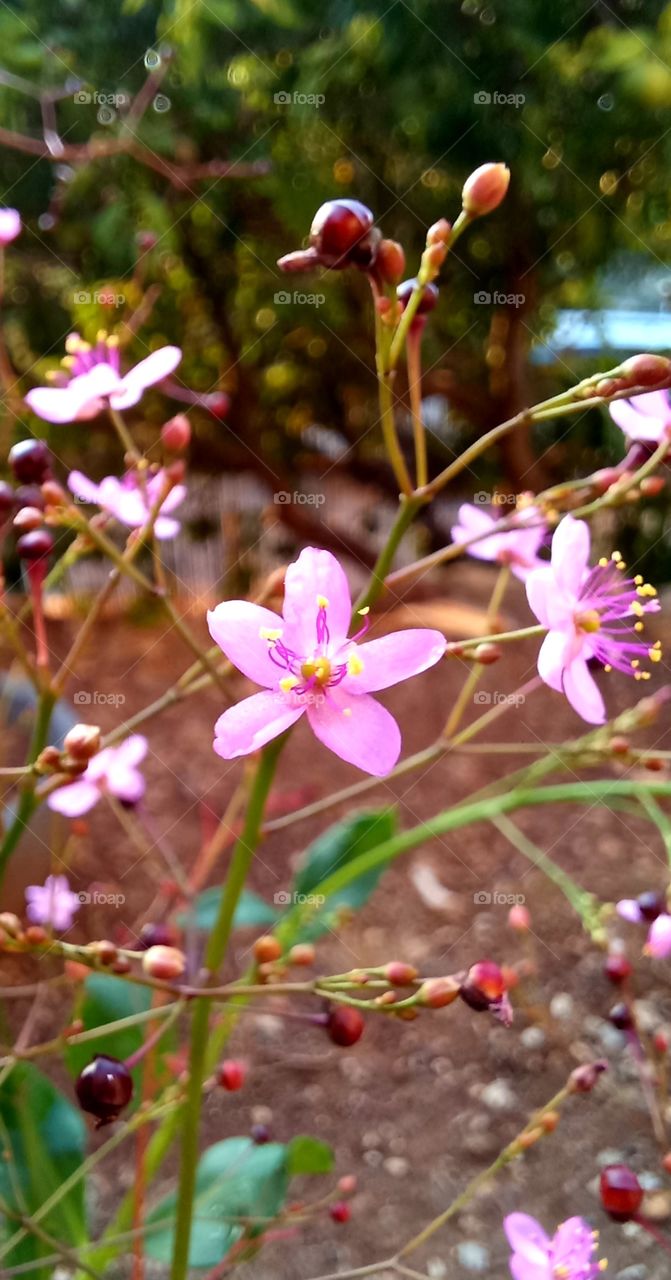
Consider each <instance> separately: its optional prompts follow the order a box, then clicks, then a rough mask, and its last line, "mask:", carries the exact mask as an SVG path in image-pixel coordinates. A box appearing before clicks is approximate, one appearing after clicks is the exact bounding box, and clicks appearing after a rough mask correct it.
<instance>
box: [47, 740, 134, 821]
mask: <svg viewBox="0 0 671 1280" xmlns="http://www.w3.org/2000/svg"><path fill="white" fill-rule="evenodd" d="M147 746H148V743H147V739H146V738H143V737H142V734H140V733H133V734H131V736H130V737H129V738H126V740H125V742H122V743H121V744H120V745H119V746H118V747H105V749H104V750H103V751H99V752H98V754H97V755H96V756H94V757H93V759H92V760H91V761H90V762H89V764H88V767H87V769H86V772H85V773H82V774H81V775H80V777H78V778H77V779H76V780H75V781H74V782H70V783H69V784H67V785H66V786H64V787H59V788H58V790H57V791H53V792H52V793H51V795H50V796H49V797H48V799H47V804H48V805H49V808H50V809H55V811H56V813H62V814H64V815H65V817H66V818H78V817H80V816H81V814H82V813H88V811H89V809H92V808H93V806H94V805H95V804H97V803H98V801H99V799H100V797H101V796H102V795H104V793H105V792H109V794H110V795H111V796H115V797H116V799H117V800H122V801H125V802H126V803H127V804H136V803H137V801H138V800H141V798H142V796H143V795H144V792H145V781H144V778H143V777H142V774H141V773H140V772H139V770H138V768H137V766H138V765H139V764H141V763H142V761H143V760H144V758H145V756H146V754H147Z"/></svg>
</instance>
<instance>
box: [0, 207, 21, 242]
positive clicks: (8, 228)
mask: <svg viewBox="0 0 671 1280" xmlns="http://www.w3.org/2000/svg"><path fill="white" fill-rule="evenodd" d="M20 234H21V214H20V213H19V211H18V209H0V248H2V249H4V247H5V245H7V244H11V243H12V240H16V237H17V236H18V235H20Z"/></svg>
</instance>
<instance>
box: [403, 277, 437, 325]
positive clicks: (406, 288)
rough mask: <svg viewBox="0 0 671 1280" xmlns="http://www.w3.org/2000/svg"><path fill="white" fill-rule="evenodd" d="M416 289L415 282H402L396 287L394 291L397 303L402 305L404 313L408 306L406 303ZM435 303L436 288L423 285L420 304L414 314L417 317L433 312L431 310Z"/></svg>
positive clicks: (433, 285) (430, 285)
mask: <svg viewBox="0 0 671 1280" xmlns="http://www.w3.org/2000/svg"><path fill="white" fill-rule="evenodd" d="M416 288H417V281H416V280H404V281H403V283H402V284H400V285H399V286H398V289H397V290H396V297H397V298H398V300H399V302H400V303H402V305H403V310H404V311H405V308H406V307H407V305H408V302H409V301H410V297H411V295H412V294H413V293H414V292H415V289H416ZM437 301H438V289H437V286H436V285H435V284H425V285H424V292H423V294H422V298H421V301H420V304H419V306H418V308H417V311H416V313H415V314H416V315H418V316H424V315H426V314H427V312H429V311H433V308H434V307H435V305H436V303H437Z"/></svg>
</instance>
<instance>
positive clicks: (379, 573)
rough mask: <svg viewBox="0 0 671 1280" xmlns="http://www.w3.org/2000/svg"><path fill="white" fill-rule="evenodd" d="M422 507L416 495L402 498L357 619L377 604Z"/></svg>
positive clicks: (358, 605)
mask: <svg viewBox="0 0 671 1280" xmlns="http://www.w3.org/2000/svg"><path fill="white" fill-rule="evenodd" d="M421 506H422V502H421V500H419V499H417V498H415V497H414V495H413V496H410V497H406V496H405V495H404V496H402V497H401V499H400V506H399V509H398V514H397V516H396V519H395V521H394V523H393V525H392V528H391V531H390V534H389V537H388V538H387V541H386V543H385V545H384V547H383V548H382V551H381V552H380V554H379V556H378V558H377V560H376V562H375V566H374V568H373V571H372V573H371V575H370V581H369V583H368V586H367V587H366V589H365V591H364V592H363V595H361V596H359V599H358V600H357V602H356V604H355V606H354V618H355V619H356V615H357V613H359V612H360V611H361V609H369V608H370V606H371V605H373V604H375V602H376V601H377V600H378V599H379V597H380V596H381V594H382V592H383V591H384V580H385V577H386V576H387V574H388V572H389V570H390V568H391V566H392V563H393V560H394V556H395V555H396V551H397V550H398V546H399V544H400V542H401V539H402V538H403V534H404V533H405V531H406V529H408V528H409V527H410V525H411V524H412V522H413V520H414V518H415V516H416V515H417V512H418V511H419V509H420V507H421Z"/></svg>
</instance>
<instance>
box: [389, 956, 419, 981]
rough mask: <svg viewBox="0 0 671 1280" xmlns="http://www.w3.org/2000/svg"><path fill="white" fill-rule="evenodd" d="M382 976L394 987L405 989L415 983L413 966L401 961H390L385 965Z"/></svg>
mask: <svg viewBox="0 0 671 1280" xmlns="http://www.w3.org/2000/svg"><path fill="white" fill-rule="evenodd" d="M384 976H385V978H386V979H387V982H391V984H392V986H394V987H407V986H409V985H410V983H411V982H414V981H415V978H416V977H417V970H416V969H415V967H414V965H411V964H406V963H405V961H403V960H390V961H389V964H388V965H385V969H384Z"/></svg>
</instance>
